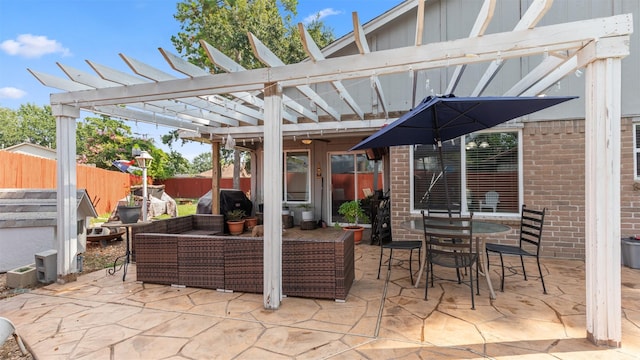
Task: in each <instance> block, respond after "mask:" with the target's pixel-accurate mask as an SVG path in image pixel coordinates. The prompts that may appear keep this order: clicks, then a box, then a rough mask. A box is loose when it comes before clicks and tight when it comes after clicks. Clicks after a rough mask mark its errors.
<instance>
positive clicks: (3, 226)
mask: <svg viewBox="0 0 640 360" xmlns="http://www.w3.org/2000/svg"><path fill="white" fill-rule="evenodd" d="M76 209H77V219H78V237H77V238H78V253H83V252H84V251H85V249H86V243H87V226H88V224H89V220H90V218H91V217H97V216H98V213H97V212H96V209H95V207H94V206H93V204H92V203H91V200H90V198H89V194H88V193H87V191H86V190H85V189H78V190H77V202H76ZM56 226H57V202H56V189H0V272H6V271H9V270H12V269H15V268H18V267H20V266H24V265H28V264H31V263H33V262H34V255H35V254H37V253H39V252H42V251H45V250H52V249H53V250H56V249H57V247H58V245H57V238H56V237H57V231H56Z"/></svg>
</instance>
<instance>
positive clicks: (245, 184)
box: [155, 177, 251, 199]
mask: <svg viewBox="0 0 640 360" xmlns="http://www.w3.org/2000/svg"><path fill="white" fill-rule="evenodd" d="M155 183H156V184H158V185H159V184H162V185H164V192H166V193H167V194H168V195H169V196H171V197H172V198H175V199H180V198H188V199H198V198H200V197H202V196H203V195H205V194H206V193H208V192H209V191H210V190H211V184H212V181H211V178H210V177H198V178H170V179H165V180H158V181H156V182H155ZM220 188H221V189H231V188H233V179H231V178H221V179H220ZM240 190H242V191H243V192H244V193H245V194H248V193H249V192H250V191H251V178H248V177H241V178H240Z"/></svg>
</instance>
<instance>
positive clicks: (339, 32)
mask: <svg viewBox="0 0 640 360" xmlns="http://www.w3.org/2000/svg"><path fill="white" fill-rule="evenodd" d="M400 2H401V0H322V1H320V0H299V4H298V18H297V20H296V22H304V21H305V19H307V18H308V17H312V16H313V15H315V14H317V13H320V14H321V19H322V21H324V22H325V24H326V25H327V26H329V27H331V28H332V29H333V30H334V34H335V35H336V38H339V37H341V36H343V35H345V34H347V33H348V32H350V31H351V30H352V28H353V26H352V20H351V13H352V12H353V11H356V12H358V16H359V18H360V21H361V22H362V23H363V24H364V23H366V22H367V21H369V20H371V19H373V18H375V17H376V16H378V15H381V14H382V13H384V12H385V11H387V10H389V9H391V8H393V7H394V6H395V5H397V4H399V3H400ZM176 4H177V1H173V0H0V107H6V108H10V109H14V110H15V109H18V108H19V107H20V105H22V104H27V103H31V104H35V105H38V106H43V105H46V104H49V94H51V93H54V92H59V91H58V90H55V89H51V88H48V87H45V86H44V85H42V84H41V83H40V82H39V81H38V80H36V79H35V78H34V77H33V76H32V75H31V74H30V73H29V72H28V71H27V68H29V69H32V70H36V71H39V72H44V73H47V74H51V75H55V76H58V77H62V78H66V76H65V75H64V73H62V71H61V70H60V68H59V67H58V66H57V65H56V63H57V62H59V63H61V64H64V65H68V66H72V67H75V68H77V69H80V70H84V71H87V72H89V73H94V72H93V71H92V70H91V68H90V67H89V66H88V64H87V63H86V62H85V60H92V61H94V62H97V63H99V64H102V65H106V66H110V67H112V68H115V69H118V70H121V71H124V72H127V73H130V70H129V69H128V68H127V66H126V65H125V64H124V62H123V61H122V60H121V58H120V57H119V55H118V54H120V53H123V54H125V55H127V56H130V57H132V58H134V59H136V60H140V61H143V62H145V63H147V64H150V65H153V66H156V67H158V68H159V69H161V70H163V71H166V72H168V73H171V74H174V75H176V76H180V75H178V74H177V73H175V72H174V71H173V70H171V69H170V68H169V67H168V65H167V64H166V63H165V62H164V60H163V58H162V56H161V55H160V52H159V51H158V48H160V47H161V48H164V49H167V50H169V51H171V52H173V53H177V52H176V51H175V50H174V48H173V46H172V44H171V40H170V38H171V36H172V35H175V34H177V33H178V31H179V30H180V27H179V24H178V22H177V21H176V20H175V19H174V18H173V15H174V14H175V11H176ZM128 125H130V126H131V127H132V129H133V132H134V133H137V134H140V136H142V135H146V136H149V137H153V138H155V139H156V145H157V146H159V147H161V148H163V149H165V151H168V149H167V148H166V147H165V146H163V145H162V144H161V142H160V140H159V137H160V136H161V135H163V134H166V133H168V132H169V131H170V130H171V129H169V128H166V127H156V126H155V125H149V124H142V123H133V122H128ZM210 149H211V147H210V146H209V145H206V144H205V145H200V144H194V143H190V144H188V145H185V146H182V147H181V148H180V147H179V148H177V149H176V150H178V151H180V152H181V153H182V154H183V156H185V157H186V158H188V159H193V157H195V156H196V155H198V154H200V153H203V152H206V151H209V150H210Z"/></svg>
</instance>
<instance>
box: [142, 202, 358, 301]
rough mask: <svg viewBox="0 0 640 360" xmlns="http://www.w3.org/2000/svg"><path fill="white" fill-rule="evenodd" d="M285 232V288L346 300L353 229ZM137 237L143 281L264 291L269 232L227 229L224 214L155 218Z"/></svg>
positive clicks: (296, 293) (351, 270)
mask: <svg viewBox="0 0 640 360" xmlns="http://www.w3.org/2000/svg"><path fill="white" fill-rule="evenodd" d="M327 230H328V231H327ZM301 233H303V234H304V235H300V234H301ZM321 233H322V235H321ZM283 237H284V238H283V243H282V287H283V294H284V295H287V296H298V297H310V298H324V299H335V300H345V299H346V297H347V294H348V293H349V289H350V288H351V285H352V283H353V281H354V278H355V265H354V243H353V234H352V233H351V232H348V231H341V230H334V229H323V230H318V231H317V232H316V231H313V230H312V231H304V232H296V231H289V230H288V231H287V233H285V234H284V235H283ZM132 241H133V245H132V246H133V253H132V258H133V260H134V261H135V262H136V271H137V280H138V281H142V282H148V283H155V284H167V285H184V286H190V287H200V288H209V289H220V290H225V291H242V292H251V293H262V291H263V271H264V261H263V253H264V243H263V238H262V237H252V236H242V235H241V236H229V235H225V234H223V216H222V215H202V214H196V215H189V216H182V217H176V218H168V219H163V220H157V221H153V222H151V223H149V224H144V225H140V226H136V227H134V228H132Z"/></svg>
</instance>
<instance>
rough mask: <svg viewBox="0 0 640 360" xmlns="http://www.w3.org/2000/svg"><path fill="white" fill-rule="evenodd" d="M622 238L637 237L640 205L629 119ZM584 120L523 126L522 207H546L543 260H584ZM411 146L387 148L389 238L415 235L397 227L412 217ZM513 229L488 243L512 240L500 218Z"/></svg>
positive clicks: (626, 121) (623, 126)
mask: <svg viewBox="0 0 640 360" xmlns="http://www.w3.org/2000/svg"><path fill="white" fill-rule="evenodd" d="M621 129H622V130H621V141H622V144H621V148H620V151H621V162H622V164H621V184H620V191H621V194H620V199H621V204H620V206H621V209H620V210H621V214H620V216H621V234H622V236H629V235H632V234H636V233H640V222H638V221H637V218H638V217H639V216H640V215H639V214H636V211H635V209H636V208H637V207H638V205H639V201H638V200H636V198H637V197H638V190H637V189H635V186H634V183H635V182H634V166H633V161H634V154H633V146H634V144H633V133H634V132H633V119H632V118H623V119H622V123H621ZM584 131H585V129H584V120H583V119H575V120H549V121H529V122H524V123H523V129H522V137H521V140H522V143H523V144H522V148H523V164H522V168H523V176H524V179H523V197H524V204H526V205H527V206H530V207H534V208H543V207H546V208H547V215H546V218H545V225H544V226H545V227H544V233H543V246H542V250H541V251H542V254H541V255H542V256H543V257H558V258H567V259H584V258H585V223H584V221H585V220H584V219H585V189H584V186H585V183H584V176H585V150H584V141H585V138H584ZM410 156H411V152H410V147H408V146H402V147H394V148H391V161H390V172H391V173H390V175H391V181H390V183H391V197H392V199H391V200H392V202H391V203H392V207H393V208H392V217H391V218H392V219H393V222H394V223H393V224H392V227H393V229H394V238H397V239H405V240H409V239H413V238H415V237H416V235H415V234H412V233H410V232H408V231H406V230H403V229H402V228H401V226H400V224H401V223H402V222H404V221H407V220H409V219H410V218H411V217H412V216H417V213H413V214H411V212H410V201H409V199H410V197H411V194H410V186H411V185H410V181H409V179H410V176H411V170H410V166H409V164H410V162H411V159H410ZM501 222H502V223H505V224H508V225H510V226H511V227H512V228H513V231H512V232H511V233H510V234H506V235H503V236H499V237H497V238H495V239H491V240H492V241H498V242H505V243H512V242H515V241H516V240H517V233H518V221H517V220H513V221H512V220H504V221H501Z"/></svg>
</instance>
